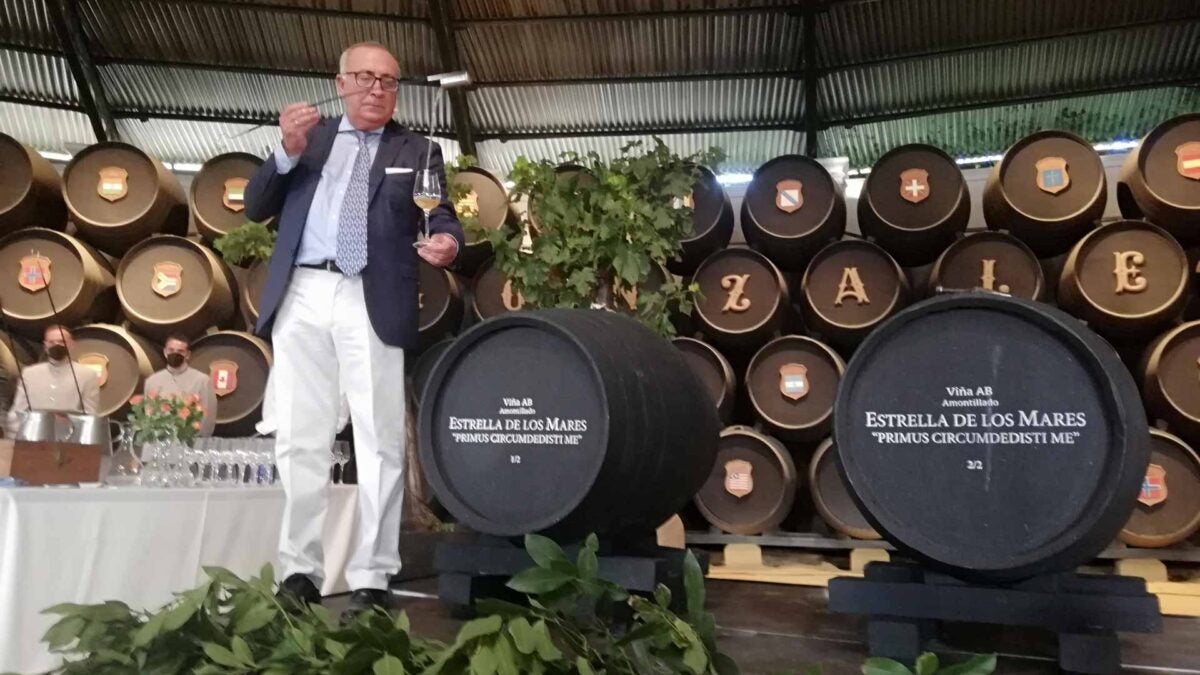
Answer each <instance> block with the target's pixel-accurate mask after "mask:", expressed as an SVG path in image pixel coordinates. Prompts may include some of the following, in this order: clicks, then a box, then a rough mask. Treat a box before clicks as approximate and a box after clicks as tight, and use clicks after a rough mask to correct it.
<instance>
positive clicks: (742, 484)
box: [725, 459, 754, 499]
mask: <svg viewBox="0 0 1200 675" xmlns="http://www.w3.org/2000/svg"><path fill="white" fill-rule="evenodd" d="M753 472H754V467H753V466H752V465H751V464H750V462H747V461H746V460H744V459H731V460H729V461H728V462H725V491H726V492H728V493H729V494H731V495H733V496H734V497H737V498H738V499H741V498H742V497H745V496H746V495H748V494H750V493H751V492H754V476H753V475H752V473H753Z"/></svg>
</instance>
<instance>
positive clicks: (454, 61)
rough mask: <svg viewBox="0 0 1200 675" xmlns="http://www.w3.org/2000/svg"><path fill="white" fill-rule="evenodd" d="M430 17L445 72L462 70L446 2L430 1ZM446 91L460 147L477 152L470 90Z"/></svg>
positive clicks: (464, 150)
mask: <svg viewBox="0 0 1200 675" xmlns="http://www.w3.org/2000/svg"><path fill="white" fill-rule="evenodd" d="M429 18H430V21H431V23H432V27H433V35H434V38H435V39H436V40H437V46H438V53H439V54H440V55H441V60H442V71H443V72H448V71H453V70H459V69H460V66H459V62H458V43H457V42H456V40H455V37H454V30H453V28H451V25H450V9H449V7H448V3H447V1H446V0H429ZM447 93H448V94H449V95H450V116H451V118H452V119H453V120H454V130H455V132H456V133H457V136H458V146H459V148H460V149H461V151H462V153H463V154H464V155H474V154H476V153H475V139H474V138H473V136H472V133H473V125H472V124H471V107H470V103H468V101H467V93H466V92H465V91H463V90H462V89H451V90H449V91H448V92H447ZM435 95H436V94H435Z"/></svg>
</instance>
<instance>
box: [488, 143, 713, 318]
mask: <svg viewBox="0 0 1200 675" xmlns="http://www.w3.org/2000/svg"><path fill="white" fill-rule="evenodd" d="M559 159H560V161H562V162H565V163H569V164H573V165H577V166H579V167H580V168H581V169H582V170H583V172H584V175H586V176H588V178H586V179H583V180H580V178H579V175H575V176H570V175H567V174H563V173H561V172H559V171H558V170H557V169H558V165H557V164H556V163H555V162H552V161H550V160H540V161H532V160H529V159H527V158H525V157H518V158H517V160H516V163H515V164H514V166H513V169H512V173H511V174H510V175H509V178H510V180H512V182H513V184H514V185H513V188H512V190H511V191H510V199H511V200H512V201H513V202H519V201H521V200H522V199H528V200H529V205H530V206H529V210H530V211H531V212H532V213H533V216H532V218H527V223H526V226H527V227H528V228H529V230H530V232H529V235H530V236H527V233H526V232H525V231H524V230H522V231H513V230H512V229H510V228H500V229H497V230H493V231H491V232H488V233H487V235H488V238H489V240H490V241H491V243H492V247H493V248H494V249H495V252H496V266H497V267H498V268H499V269H500V271H501V272H503V273H504V274H505V275H506V276H507V277H508V278H509V279H511V280H512V282H513V287H514V288H513V290H514V291H517V292H519V293H521V295H522V296H523V297H524V299H525V303H526V306H527V307H530V308H538V307H589V306H591V305H592V304H593V303H599V304H604V305H609V306H611V304H612V303H613V302H614V300H613V296H614V295H615V293H613V292H612V291H613V289H614V288H615V287H619V288H638V289H641V290H640V291H639V293H638V299H637V316H638V318H639V319H640V320H641V321H642V322H643V323H645V324H646V325H647V326H649V327H650V328H652V329H654V330H656V331H658V332H659V333H660V334H662V335H665V336H671V335H673V334H674V332H675V329H674V327H673V326H672V324H671V321H670V314H671V312H672V311H677V312H680V313H684V314H687V313H690V312H691V306H692V301H693V298H694V296H695V293H696V292H697V290H698V286H696V285H695V284H688V285H684V284H681V283H679V282H677V281H675V280H673V279H668V281H667V283H666V284H665V285H663V286H662V287H661V288H659V289H656V290H648V289H642V284H643V283H644V282H645V281H646V279H647V277H648V276H649V275H650V271H651V268H652V267H653V266H655V265H662V264H664V263H666V262H667V261H669V260H673V259H676V258H678V256H679V253H680V250H681V249H680V242H681V241H682V240H683V239H685V238H686V237H687V236H689V234H690V233H691V231H692V209H691V207H690V206H688V205H687V201H686V198H687V196H688V195H689V194H690V193H691V190H692V186H693V185H694V184H695V182H696V180H697V179H698V178H699V177H700V168H699V167H700V166H702V165H703V166H709V167H713V168H715V167H716V166H717V164H718V163H719V162H720V161H721V160H723V159H724V153H723V152H722V151H721V150H720V149H718V148H709V149H708V150H705V151H702V152H697V153H694V154H692V155H688V156H686V157H680V156H679V155H677V154H675V153H673V152H672V151H671V150H670V148H668V147H667V146H666V144H664V143H663V142H662V140H661V139H659V138H655V139H654V145H653V147H650V148H646V149H643V143H642V142H641V141H634V142H631V143H629V144H627V145H625V146H624V147H622V148H621V153H620V155H619V156H618V157H616V158H614V159H612V160H609V161H606V160H604V159H602V158H601V157H600V156H599V155H598V154H597V153H595V152H590V153H588V154H587V155H586V156H581V155H579V154H578V153H574V152H567V153H563V154H562V155H560V157H559Z"/></svg>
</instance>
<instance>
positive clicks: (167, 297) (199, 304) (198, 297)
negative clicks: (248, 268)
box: [117, 235, 237, 340]
mask: <svg viewBox="0 0 1200 675" xmlns="http://www.w3.org/2000/svg"><path fill="white" fill-rule="evenodd" d="M117 296H118V297H119V298H120V300H121V308H122V309H123V310H124V311H125V316H126V317H128V319H129V321H130V323H132V324H133V325H134V326H137V328H138V330H140V331H141V332H143V333H145V334H146V335H149V336H150V337H152V338H155V339H158V340H162V339H165V338H166V337H167V335H169V334H171V333H176V332H178V333H183V334H184V335H187V336H196V335H199V334H200V333H203V332H204V331H205V330H207V329H209V328H211V327H214V326H215V327H217V328H228V327H229V326H230V324H231V322H232V321H233V318H234V316H235V315H236V313H237V304H236V303H237V282H236V281H235V280H234V278H233V272H232V270H230V269H229V266H227V265H226V264H225V262H224V261H222V260H221V259H220V258H219V257H217V255H216V254H215V253H213V252H212V250H210V249H209V248H207V247H205V246H203V245H201V244H198V243H196V242H194V241H192V240H191V239H185V238H183V237H176V236H171V235H162V236H156V237H151V238H149V239H146V240H145V241H143V242H141V243H139V244H137V245H136V246H134V247H133V248H131V249H130V250H129V253H128V254H126V255H125V257H124V258H122V259H121V264H120V265H119V266H118V267H117Z"/></svg>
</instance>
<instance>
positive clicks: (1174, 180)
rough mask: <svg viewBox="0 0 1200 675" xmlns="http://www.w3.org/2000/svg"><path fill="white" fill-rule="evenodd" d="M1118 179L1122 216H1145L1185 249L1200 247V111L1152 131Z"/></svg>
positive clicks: (1118, 201)
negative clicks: (1168, 233) (1197, 244)
mask: <svg viewBox="0 0 1200 675" xmlns="http://www.w3.org/2000/svg"><path fill="white" fill-rule="evenodd" d="M1118 176H1119V177H1118V178H1117V204H1118V206H1120V208H1121V214H1122V215H1124V216H1125V217H1126V218H1145V219H1147V220H1149V221H1150V222H1152V223H1154V224H1155V225H1158V226H1159V227H1161V228H1163V229H1164V230H1166V231H1167V232H1170V233H1171V235H1172V236H1174V237H1175V238H1176V239H1178V240H1179V242H1180V243H1182V244H1183V245H1185V246H1191V245H1194V244H1196V243H1200V113H1188V114H1186V115H1180V116H1179V117H1174V118H1172V119H1169V120H1167V121H1166V122H1163V123H1162V124H1160V125H1158V126H1157V127H1155V128H1153V129H1151V130H1150V133H1148V134H1146V136H1145V137H1144V138H1143V139H1142V142H1141V143H1140V144H1138V147H1136V148H1134V150H1133V151H1132V152H1130V153H1129V155H1127V156H1126V157H1125V162H1124V163H1123V164H1122V166H1121V171H1120V173H1119V175H1118Z"/></svg>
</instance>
